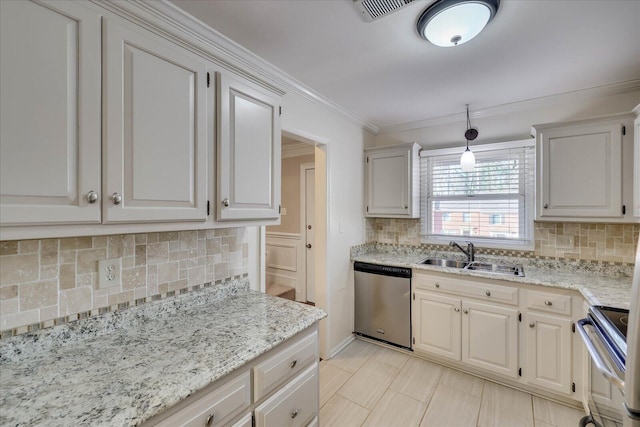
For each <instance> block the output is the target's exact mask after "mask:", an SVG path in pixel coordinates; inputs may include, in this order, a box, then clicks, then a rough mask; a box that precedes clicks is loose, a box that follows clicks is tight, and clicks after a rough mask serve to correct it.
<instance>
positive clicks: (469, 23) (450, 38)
mask: <svg viewBox="0 0 640 427" xmlns="http://www.w3.org/2000/svg"><path fill="white" fill-rule="evenodd" d="M499 6H500V0H438V1H436V2H434V3H433V4H431V5H430V6H429V7H428V8H426V9H425V10H424V12H422V14H421V15H420V17H419V18H418V34H420V36H421V37H422V38H424V39H426V40H429V41H430V42H431V43H433V44H435V45H436V46H442V47H449V46H457V45H459V44H463V43H466V42H468V41H469V40H471V39H472V38H474V37H475V36H477V35H478V34H479V33H480V31H482V29H483V28H484V27H485V26H486V25H487V24H488V23H489V21H491V20H492V19H493V17H494V16H495V14H496V12H497V11H498V7H499Z"/></svg>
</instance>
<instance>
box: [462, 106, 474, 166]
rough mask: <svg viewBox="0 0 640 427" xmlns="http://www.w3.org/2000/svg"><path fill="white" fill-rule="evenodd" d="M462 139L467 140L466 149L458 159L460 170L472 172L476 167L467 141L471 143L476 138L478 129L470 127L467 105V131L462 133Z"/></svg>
mask: <svg viewBox="0 0 640 427" xmlns="http://www.w3.org/2000/svg"><path fill="white" fill-rule="evenodd" d="M464 137H465V139H466V140H467V149H466V150H464V153H462V157H460V169H462V171H463V172H472V171H473V168H475V167H476V156H474V155H473V152H471V150H470V149H469V141H473V140H474V139H476V138H477V137H478V129H476V128H472V127H471V120H469V104H467V130H466V132H465V133H464Z"/></svg>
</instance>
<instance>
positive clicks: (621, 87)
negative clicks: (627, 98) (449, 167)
mask: <svg viewBox="0 0 640 427" xmlns="http://www.w3.org/2000/svg"><path fill="white" fill-rule="evenodd" d="M637 91H640V79H635V80H629V81H626V82H620V83H613V84H610V85H603V86H596V87H592V88H588V89H581V90H576V91H572V92H565V93H559V94H555V95H549V96H544V97H540V98H532V99H527V100H524V101H517V102H510V103H507V104H501V105H495V106H492V107H486V108H481V109H478V110H475V111H474V112H473V113H470V114H469V117H470V118H472V119H479V118H483V117H492V116H499V115H502V114H508V113H513V112H519V111H526V110H531V109H534V108H542V107H546V106H550V105H556V104H559V103H565V102H571V101H580V100H584V99H588V98H599V97H603V96H609V95H619V94H623V93H630V92H637ZM465 119H466V113H465V112H460V113H455V114H449V115H446V116H440V117H434V118H432V119H426V120H418V121H415V122H408V123H402V124H398V125H391V126H385V127H382V128H380V130H379V132H378V135H386V134H390V133H396V132H404V131H409V130H414V129H421V128H426V127H431V126H439V125H445V124H449V123H457V122H460V121H463V120H465Z"/></svg>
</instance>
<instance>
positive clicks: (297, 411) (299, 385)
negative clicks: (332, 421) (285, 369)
mask: <svg viewBox="0 0 640 427" xmlns="http://www.w3.org/2000/svg"><path fill="white" fill-rule="evenodd" d="M319 388H320V386H319V383H318V364H317V363H314V364H313V365H311V366H310V367H308V368H307V369H306V370H305V371H304V372H302V373H301V374H300V375H298V376H297V377H296V378H294V379H293V380H292V381H291V382H290V383H289V384H287V386H285V387H283V388H282V389H281V390H280V391H278V392H277V393H276V394H274V395H273V396H271V397H270V398H269V399H267V400H266V401H265V402H264V403H263V404H262V405H260V406H258V407H257V408H256V410H255V416H256V427H272V426H273V427H275V426H289V427H297V426H306V425H307V423H309V422H310V421H311V420H312V419H313V418H314V417H315V416H316V415H317V414H318V401H319V396H318V393H319Z"/></svg>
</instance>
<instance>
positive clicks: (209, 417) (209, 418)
mask: <svg viewBox="0 0 640 427" xmlns="http://www.w3.org/2000/svg"><path fill="white" fill-rule="evenodd" d="M214 417H215V416H214V415H213V414H209V416H208V417H207V421H205V425H206V426H207V427H211V425H212V424H213V418H214Z"/></svg>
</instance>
